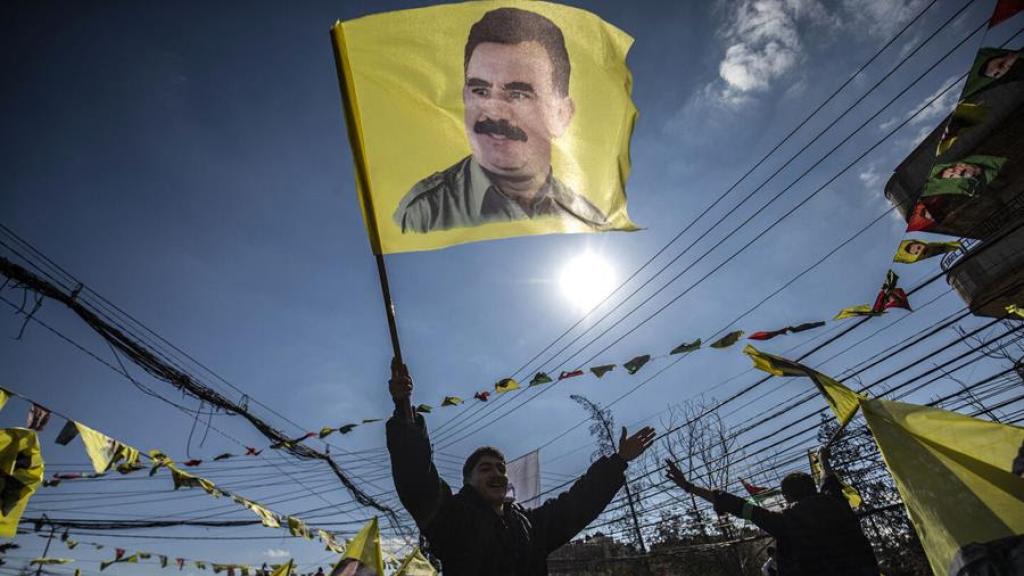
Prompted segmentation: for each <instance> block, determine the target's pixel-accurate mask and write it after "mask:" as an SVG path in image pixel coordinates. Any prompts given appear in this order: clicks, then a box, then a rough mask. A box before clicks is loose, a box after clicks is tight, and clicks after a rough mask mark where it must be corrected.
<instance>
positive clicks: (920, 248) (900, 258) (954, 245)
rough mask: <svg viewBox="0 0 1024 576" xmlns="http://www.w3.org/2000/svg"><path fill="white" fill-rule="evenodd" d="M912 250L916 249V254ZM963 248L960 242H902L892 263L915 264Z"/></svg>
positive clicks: (913, 240)
mask: <svg viewBox="0 0 1024 576" xmlns="http://www.w3.org/2000/svg"><path fill="white" fill-rule="evenodd" d="M911 248H914V250H915V253H912V252H911ZM961 248H963V244H961V243H959V242H924V241H922V240H916V239H909V240H901V241H900V245H899V247H898V248H896V254H894V255H893V257H892V261H893V262H899V263H900V264H914V263H915V262H920V261H921V260H925V259H927V258H931V257H933V256H938V255H940V254H946V253H948V252H953V251H955V250H959V249H961Z"/></svg>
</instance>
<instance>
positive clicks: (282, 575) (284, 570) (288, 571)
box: [270, 560, 295, 576]
mask: <svg viewBox="0 0 1024 576" xmlns="http://www.w3.org/2000/svg"><path fill="white" fill-rule="evenodd" d="M294 563H295V560H288V562H286V563H284V564H281V565H280V566H278V567H277V568H276V569H275V570H274V571H273V572H271V573H270V576H292V566H294Z"/></svg>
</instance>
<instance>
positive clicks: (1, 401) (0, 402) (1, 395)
mask: <svg viewBox="0 0 1024 576" xmlns="http://www.w3.org/2000/svg"><path fill="white" fill-rule="evenodd" d="M10 399H11V395H10V394H8V393H7V390H4V389H3V388H0V410H3V409H4V406H6V405H7V401H8V400H10Z"/></svg>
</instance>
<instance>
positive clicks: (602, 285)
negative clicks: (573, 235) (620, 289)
mask: <svg viewBox="0 0 1024 576" xmlns="http://www.w3.org/2000/svg"><path fill="white" fill-rule="evenodd" d="M558 284H559V286H561V288H562V294H564V295H565V297H566V298H567V299H568V300H569V301H570V302H571V303H572V304H573V305H574V306H576V308H578V309H579V310H580V311H582V312H589V311H590V310H591V309H592V308H593V307H594V306H597V305H598V304H599V303H600V302H601V300H603V299H604V298H605V297H607V296H608V294H609V293H610V292H611V291H612V289H614V288H615V269H614V268H612V266H611V264H609V263H608V261H607V260H605V259H604V258H601V257H600V256H598V255H597V254H595V253H593V252H590V251H587V252H584V253H583V254H580V255H579V256H576V257H575V258H573V259H572V260H570V261H569V262H568V263H566V265H565V268H563V269H562V276H561V278H560V279H559V282H558Z"/></svg>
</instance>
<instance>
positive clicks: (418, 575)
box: [394, 548, 437, 576]
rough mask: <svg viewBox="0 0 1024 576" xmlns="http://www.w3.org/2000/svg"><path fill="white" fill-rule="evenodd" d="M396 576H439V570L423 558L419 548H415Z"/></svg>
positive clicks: (403, 561)
mask: <svg viewBox="0 0 1024 576" xmlns="http://www.w3.org/2000/svg"><path fill="white" fill-rule="evenodd" d="M394 576H437V570H435V569H434V566H433V565H432V564H431V563H430V562H428V561H427V559H426V558H424V557H423V553H422V552H420V549H419V548H414V549H413V551H412V552H411V553H410V554H409V555H408V556H406V557H405V560H402V565H401V566H399V567H398V571H397V572H395V574H394Z"/></svg>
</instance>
